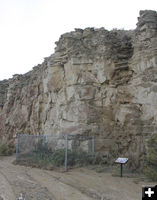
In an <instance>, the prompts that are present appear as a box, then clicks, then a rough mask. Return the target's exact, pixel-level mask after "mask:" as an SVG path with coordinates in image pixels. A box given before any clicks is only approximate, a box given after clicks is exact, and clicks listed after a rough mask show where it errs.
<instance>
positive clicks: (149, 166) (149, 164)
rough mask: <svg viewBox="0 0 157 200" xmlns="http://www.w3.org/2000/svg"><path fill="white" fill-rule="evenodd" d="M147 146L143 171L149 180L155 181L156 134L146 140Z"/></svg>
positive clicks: (156, 171) (156, 160)
mask: <svg viewBox="0 0 157 200" xmlns="http://www.w3.org/2000/svg"><path fill="white" fill-rule="evenodd" d="M147 147H148V150H147V154H146V157H145V160H144V167H143V171H144V174H145V175H146V176H147V177H148V178H149V179H150V180H152V181H157V134H154V135H153V136H152V137H151V138H150V139H149V140H148V142H147Z"/></svg>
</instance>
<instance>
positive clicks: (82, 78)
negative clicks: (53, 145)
mask: <svg viewBox="0 0 157 200" xmlns="http://www.w3.org/2000/svg"><path fill="white" fill-rule="evenodd" d="M154 132H157V12H156V11H150V10H145V11H140V17H139V18H138V23H137V28H136V29H135V30H132V31H125V30H112V31H107V30H105V29H104V28H100V29H95V28H86V29H84V30H82V29H75V31H73V32H70V33H65V34H63V35H61V37H60V39H59V41H58V42H56V49H55V53H54V54H53V55H51V56H50V57H47V58H45V61H44V62H43V63H42V64H41V65H38V66H36V67H34V68H33V70H32V71H30V72H28V73H26V74H24V75H14V76H13V78H12V79H9V80H4V81H1V82H0V136H1V137H2V138H3V140H7V141H13V140H14V138H15V137H16V134H17V133H27V134H59V133H65V134H67V133H70V134H86V135H95V138H96V141H95V148H96V151H99V152H101V153H103V154H104V156H106V157H108V158H109V159H110V158H115V157H117V156H127V157H129V158H130V160H132V162H130V165H132V166H131V167H133V168H134V167H137V166H139V164H140V161H141V160H142V158H143V155H144V153H145V152H146V145H145V144H146V141H147V139H148V138H149V137H150V135H151V134H153V133H154Z"/></svg>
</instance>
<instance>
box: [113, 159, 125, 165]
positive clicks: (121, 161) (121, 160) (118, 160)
mask: <svg viewBox="0 0 157 200" xmlns="http://www.w3.org/2000/svg"><path fill="white" fill-rule="evenodd" d="M127 162H128V158H117V159H116V161H115V163H119V164H121V163H122V164H125V163H127Z"/></svg>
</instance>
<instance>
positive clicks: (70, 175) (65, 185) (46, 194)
mask: <svg viewBox="0 0 157 200" xmlns="http://www.w3.org/2000/svg"><path fill="white" fill-rule="evenodd" d="M13 160H14V158H13V157H1V158H0V200H16V198H17V197H19V196H20V195H21V196H23V197H25V200H94V199H95V200H141V187H142V185H147V184H149V185H150V184H153V185H154V184H155V183H147V182H145V183H144V182H139V183H135V182H136V180H135V179H133V178H127V177H123V178H120V177H113V176H112V175H111V174H110V173H107V172H106V173H97V172H95V171H94V170H89V169H85V168H78V169H73V170H71V171H69V172H66V173H61V172H56V171H47V170H41V169H36V168H30V167H24V166H18V165H13V164H12V161H13ZM21 200H22V199H21ZM23 200H24V198H23Z"/></svg>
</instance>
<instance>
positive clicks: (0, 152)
mask: <svg viewBox="0 0 157 200" xmlns="http://www.w3.org/2000/svg"><path fill="white" fill-rule="evenodd" d="M12 153H13V150H12V148H9V146H8V145H7V144H5V143H0V156H9V155H11V154H12Z"/></svg>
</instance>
